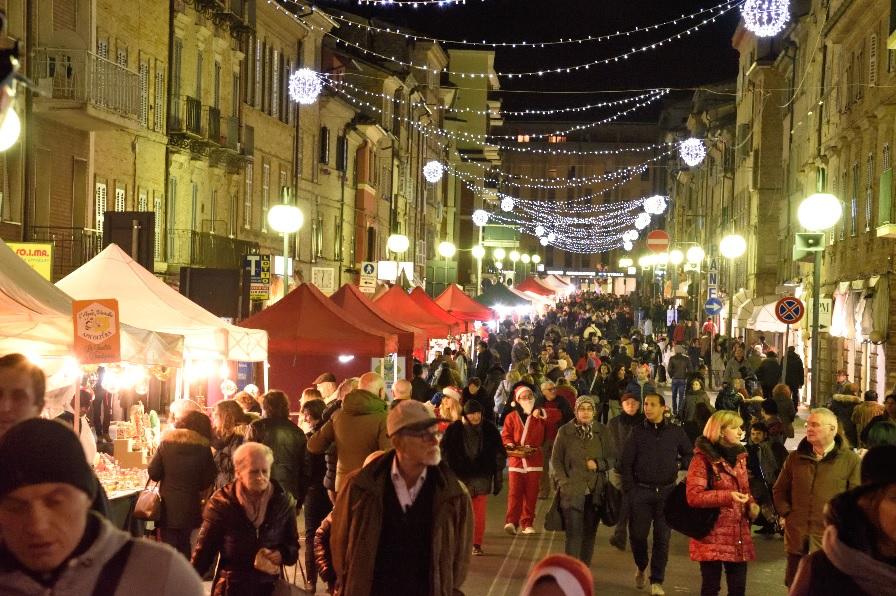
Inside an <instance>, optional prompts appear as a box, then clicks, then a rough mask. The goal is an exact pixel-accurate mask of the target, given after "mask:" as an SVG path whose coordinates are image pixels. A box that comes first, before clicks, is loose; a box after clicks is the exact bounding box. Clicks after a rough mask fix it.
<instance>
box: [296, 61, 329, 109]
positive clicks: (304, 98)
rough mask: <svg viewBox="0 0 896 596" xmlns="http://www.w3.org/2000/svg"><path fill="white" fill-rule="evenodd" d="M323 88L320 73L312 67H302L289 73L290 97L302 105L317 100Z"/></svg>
mask: <svg viewBox="0 0 896 596" xmlns="http://www.w3.org/2000/svg"><path fill="white" fill-rule="evenodd" d="M322 89H323V83H322V82H321V77H320V75H319V74H318V73H316V72H314V71H313V70H311V69H310V68H300V69H299V70H297V71H295V72H293V73H292V74H291V75H289V98H290V99H291V100H293V101H295V102H298V103H300V104H302V105H310V104H313V103H314V102H316V101H317V98H318V96H319V95H320V92H321V90H322Z"/></svg>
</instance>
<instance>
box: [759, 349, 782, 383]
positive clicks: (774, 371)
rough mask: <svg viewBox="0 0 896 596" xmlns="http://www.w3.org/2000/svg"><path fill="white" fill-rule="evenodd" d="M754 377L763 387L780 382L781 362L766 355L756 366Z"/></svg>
mask: <svg viewBox="0 0 896 596" xmlns="http://www.w3.org/2000/svg"><path fill="white" fill-rule="evenodd" d="M756 378H757V379H759V384H760V385H762V386H763V387H774V386H775V385H777V384H778V383H780V382H781V363H780V362H779V361H778V359H777V358H769V357H768V356H766V357H765V358H764V359H763V360H762V362H760V363H759V366H758V367H756Z"/></svg>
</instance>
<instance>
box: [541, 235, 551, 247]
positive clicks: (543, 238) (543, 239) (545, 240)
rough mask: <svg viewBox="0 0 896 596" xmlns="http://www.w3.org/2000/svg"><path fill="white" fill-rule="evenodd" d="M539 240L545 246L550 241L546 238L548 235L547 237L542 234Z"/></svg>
mask: <svg viewBox="0 0 896 596" xmlns="http://www.w3.org/2000/svg"><path fill="white" fill-rule="evenodd" d="M540 242H541V245H542V246H547V245H548V242H550V240H548V237H547V236H542V237H541V241H540Z"/></svg>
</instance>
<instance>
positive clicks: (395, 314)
mask: <svg viewBox="0 0 896 596" xmlns="http://www.w3.org/2000/svg"><path fill="white" fill-rule="evenodd" d="M374 304H376V305H377V306H379V307H380V309H381V310H383V311H385V312H388V313H389V314H390V316H391V319H392V320H394V321H398V322H400V323H404V324H406V325H413V326H414V327H419V328H420V329H423V330H424V331H426V334H427V335H428V336H429V337H430V339H434V338H442V337H448V336H449V335H451V330H452V325H449V324H447V323H444V322H443V321H441V320H439V319H437V318H436V317H434V316H432V315H431V314H429V313H428V312H427V311H426V310H424V309H423V307H421V306H420V305H418V304H417V303H416V302H414V301H413V300H412V299H411V297H410V296H408V294H407V292H405V291H404V290H402V289H401V288H400V287H398V286H392V287H391V288H389V291H388V292H386V293H384V294H383V295H382V296H380V297H379V298H377V299H376V300H375V301H374Z"/></svg>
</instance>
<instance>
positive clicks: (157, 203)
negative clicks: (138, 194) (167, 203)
mask: <svg viewBox="0 0 896 596" xmlns="http://www.w3.org/2000/svg"><path fill="white" fill-rule="evenodd" d="M152 203H153V204H152V210H153V212H154V213H155V214H156V221H155V225H154V226H153V227H154V228H155V239H154V242H153V254H154V255H155V257H154V258H155V260H156V261H161V260H162V217H163V216H164V214H163V213H162V197H160V196H159V193H154V196H153V202H152Z"/></svg>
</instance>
